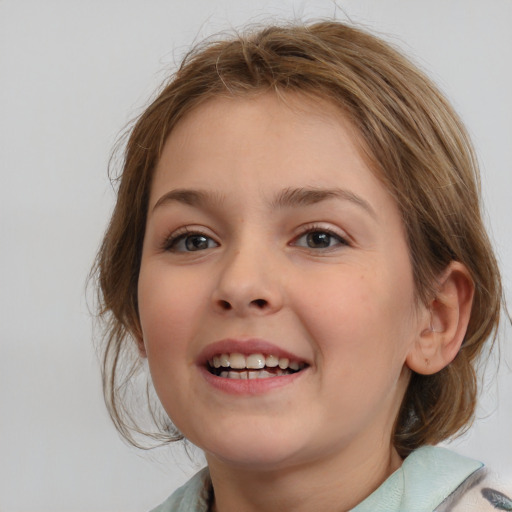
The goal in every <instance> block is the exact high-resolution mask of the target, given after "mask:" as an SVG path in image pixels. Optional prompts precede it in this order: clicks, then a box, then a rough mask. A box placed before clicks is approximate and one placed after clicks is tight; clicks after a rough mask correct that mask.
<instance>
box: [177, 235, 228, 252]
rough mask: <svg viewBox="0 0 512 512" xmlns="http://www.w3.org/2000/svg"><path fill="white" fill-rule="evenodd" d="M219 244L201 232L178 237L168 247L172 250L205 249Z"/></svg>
mask: <svg viewBox="0 0 512 512" xmlns="http://www.w3.org/2000/svg"><path fill="white" fill-rule="evenodd" d="M217 246H218V244H217V242H215V240H213V239H212V238H210V237H209V236H206V235H203V234H201V233H188V234H183V235H180V236H178V237H176V238H175V239H174V240H171V241H170V243H169V244H168V247H167V249H168V250H169V251H172V252H192V251H204V250H205V249H211V248H213V247H217Z"/></svg>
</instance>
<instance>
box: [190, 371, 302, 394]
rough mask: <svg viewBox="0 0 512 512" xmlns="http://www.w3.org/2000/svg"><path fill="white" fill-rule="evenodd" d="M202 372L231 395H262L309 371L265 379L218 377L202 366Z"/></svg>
mask: <svg viewBox="0 0 512 512" xmlns="http://www.w3.org/2000/svg"><path fill="white" fill-rule="evenodd" d="M200 370H201V373H202V375H203V377H204V378H205V380H206V382H208V384H209V385H210V386H212V387H214V388H215V389H218V390H219V391H223V392H224V393H229V394H231V395H246V396H247V395H262V394H264V393H268V392H270V391H272V390H274V389H279V388H282V387H284V386H287V385H289V384H292V383H294V382H296V381H297V379H300V378H301V377H302V375H303V374H304V373H305V372H306V371H307V369H306V368H304V369H303V370H301V371H299V372H296V373H291V374H289V375H279V376H277V377H267V378H264V379H229V378H227V377H218V376H217V375H213V374H212V373H210V372H209V371H208V370H207V369H206V368H205V367H200Z"/></svg>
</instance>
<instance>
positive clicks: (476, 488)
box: [353, 446, 512, 512]
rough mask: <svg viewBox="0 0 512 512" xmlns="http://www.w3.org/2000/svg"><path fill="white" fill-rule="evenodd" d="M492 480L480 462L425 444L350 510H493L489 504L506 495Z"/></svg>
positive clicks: (377, 511)
mask: <svg viewBox="0 0 512 512" xmlns="http://www.w3.org/2000/svg"><path fill="white" fill-rule="evenodd" d="M494 481H495V479H494V478H493V477H492V474H491V473H489V472H488V471H487V470H486V468H485V467H484V465H483V464H482V463H481V462H479V461H477V460H474V459H470V458H467V457H464V456H462V455H459V454H457V453H455V452H452V451H450V450H447V449H445V448H440V447H435V446H424V447H422V448H420V449H418V450H416V451H414V452H412V453H411V454H410V455H409V457H407V458H406V459H405V460H404V462H403V464H402V466H401V467H400V468H399V469H398V470H397V471H395V472H394V473H393V474H392V475H391V476H390V477H389V478H388V479H387V480H386V481H385V482H384V483H383V484H382V485H381V486H380V487H379V488H378V489H377V490H376V491H375V492H374V493H372V494H371V495H370V496H369V497H368V498H367V499H366V500H364V501H363V502H362V503H360V504H359V505H358V506H357V507H355V508H354V509H353V512H384V511H385V512H391V511H393V512H432V511H436V512H448V511H453V512H455V511H457V512H459V511H464V512H470V511H472V510H475V511H478V512H484V511H485V510H486V508H484V507H485V506H490V507H491V508H490V509H489V510H496V508H494V509H493V508H492V507H493V506H495V505H494V503H495V502H496V500H505V499H506V498H507V496H508V495H507V493H506V491H505V490H503V489H504V488H503V486H496V485H495V484H494V483H492V482H494ZM482 491H483V494H482ZM489 500H490V501H489ZM493 500H494V501H493ZM472 502H474V505H471V503H472ZM503 502H504V503H505V501H503ZM491 503H492V504H491ZM471 507H473V508H471ZM498 510H500V509H498ZM501 510H512V508H508V509H507V508H502V509H501Z"/></svg>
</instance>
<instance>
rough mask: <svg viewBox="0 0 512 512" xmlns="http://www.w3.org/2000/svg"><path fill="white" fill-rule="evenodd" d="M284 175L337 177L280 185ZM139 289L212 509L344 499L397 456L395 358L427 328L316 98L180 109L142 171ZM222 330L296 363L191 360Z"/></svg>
mask: <svg viewBox="0 0 512 512" xmlns="http://www.w3.org/2000/svg"><path fill="white" fill-rule="evenodd" d="M290 189H299V190H301V191H304V190H306V191H319V190H322V191H325V190H329V191H332V190H336V191H337V193H336V194H330V195H329V194H327V195H325V194H324V196H325V197H322V194H317V197H316V199H314V200H313V199H312V197H313V196H312V194H311V193H306V194H302V196H303V197H305V198H306V199H304V201H302V202H301V201H294V200H292V199H290V197H288V200H283V193H284V192H286V191H289V190H290ZM340 189H342V190H343V191H344V192H342V193H341V194H340V193H339V190H340ZM177 190H180V191H181V190H187V191H190V190H192V191H196V192H197V191H199V192H201V193H204V194H206V196H207V197H209V198H210V199H209V200H205V198H204V197H198V195H197V194H196V195H195V196H194V195H193V194H190V193H187V194H188V195H187V194H183V193H181V195H180V194H176V193H175V192H176V191H177ZM173 191H174V195H173ZM169 193H171V195H169ZM166 195H167V199H163V198H164V197H166ZM285 195H286V194H285ZM296 196H297V194H296ZM279 197H281V201H280V202H279V201H278V200H277V199H278V198H279ZM276 203H279V204H276ZM305 203H307V204H305ZM187 233H188V234H187ZM308 233H316V235H314V236H316V237H317V238H316V240H318V237H320V238H321V240H322V241H323V242H325V243H326V245H327V247H322V246H320V247H319V246H318V245H314V244H313V246H311V240H312V238H311V235H310V236H308ZM201 237H202V238H201ZM313 240H315V239H313ZM196 242H201V244H202V245H201V244H200V247H201V249H200V250H195V251H190V250H187V247H188V248H190V247H193V243H196ZM187 244H189V245H188V246H187ZM320 245H321V244H320ZM459 270H460V269H459ZM459 277H460V272H459ZM450 296H453V293H452V294H451V295H450ZM138 298H139V312H140V321H141V328H142V333H143V339H142V340H141V350H142V352H143V355H144V356H147V358H148V361H149V366H150V371H151V375H152V378H153V381H154V385H155V389H156V391H157V393H158V396H159V398H160V400H161V402H162V404H163V406H164V408H165V410H166V411H167V413H168V414H169V416H170V418H171V419H172V421H173V422H174V424H175V425H176V426H177V427H178V429H179V430H180V431H181V432H182V433H183V434H184V435H185V437H187V438H188V439H189V440H190V441H191V442H193V443H194V444H196V445H197V446H199V447H200V448H202V449H203V450H204V452H205V454H206V458H207V461H208V464H209V467H210V472H211V476H212V481H213V485H214V490H215V505H214V506H215V507H216V510H218V511H219V512H229V511H238V512H240V511H247V512H250V511H253V510H254V511H256V510H266V511H273V510H276V511H277V510H279V511H286V510H294V511H302V510H325V511H341V510H348V509H350V508H351V507H353V506H355V505H356V504H357V503H359V502H360V501H362V500H363V499H364V498H365V497H366V496H368V495H369V494H370V493H371V492H372V491H373V490H375V489H376V488H377V487H378V486H379V485H380V484H381V483H382V482H383V481H384V480H385V479H386V478H387V477H388V476H389V475H390V474H391V473H392V472H393V471H394V470H396V469H397V468H398V467H399V466H400V464H401V462H402V461H401V459H400V457H399V456H398V454H397V452H396V451H395V449H394V448H393V446H392V443H391V436H392V430H393V424H394V421H395V418H396V416H397V413H398V410H399V406H400V403H401V400H402V398H403V395H404V392H405V390H406V387H407V383H408V381H409V377H410V369H409V366H410V364H409V366H408V364H407V362H408V361H413V362H416V361H417V368H419V366H421V364H423V360H424V358H423V355H422V353H421V351H422V347H423V346H424V343H423V341H422V340H423V339H428V340H429V342H430V344H428V346H429V347H433V346H434V347H437V346H438V341H439V339H440V338H439V336H440V335H438V334H435V335H432V336H437V338H435V340H434V341H432V336H430V335H429V336H430V337H429V336H427V334H426V333H428V332H430V330H429V329H428V327H429V325H430V323H431V321H432V319H431V311H429V310H428V308H427V307H426V306H421V305H420V306H418V305H417V303H416V301H415V290H414V284H413V277H412V268H411V262H410V258H409V250H408V246H407V242H406V239H405V235H404V227H403V225H402V221H401V217H400V214H399V211H398V208H397V206H396V204H395V203H394V201H393V199H392V198H391V196H390V195H389V194H388V192H387V191H386V189H385V188H384V187H383V185H382V184H381V182H380V181H379V180H378V179H377V178H376V176H375V175H374V173H373V172H372V171H371V170H370V169H369V168H368V166H367V165H366V163H365V161H364V159H363V158H362V157H361V155H360V152H359V150H358V143H357V134H356V133H355V132H354V130H353V128H352V127H351V125H350V124H349V123H348V122H347V121H346V120H345V119H344V118H343V116H342V115H341V114H340V113H338V112H336V111H335V109H334V108H333V107H332V106H330V105H329V104H328V103H326V102H325V103H324V102H322V101H318V100H317V101H315V102H313V101H312V100H311V99H306V98H304V97H299V96H290V95H288V96H287V101H286V103H285V102H283V101H282V100H280V99H279V98H277V97H276V96H274V95H272V94H266V95H260V96H258V97H252V98H235V99H233V98H231V99H229V98H216V99H213V100H210V101H208V102H207V103H205V104H203V105H201V106H200V107H198V108H197V109H196V110H194V111H192V112H191V113H190V114H188V116H186V117H185V118H184V119H182V120H181V121H180V122H179V123H178V125H177V126H176V127H175V129H174V130H173V132H172V133H171V135H170V136H169V138H168V140H167V141H166V144H165V147H164V150H163V154H162V156H161V159H160V161H159V163H158V166H157V168H156V171H155V175H154V180H153V183H152V188H151V193H150V200H149V210H148V220H147V226H146V234H145V239H144V245H143V253H142V262H141V269H140V276H139V297H138ZM438 310H439V311H442V308H441V307H440V306H439V307H438ZM459 316H460V315H459ZM443 318H444V317H443V316H442V315H440V316H439V320H436V321H438V322H439V323H440V324H441V323H442V321H443ZM442 327H443V325H441V326H440V328H439V331H441V330H442ZM225 339H236V340H238V342H239V343H244V342H247V343H252V341H251V340H254V339H263V340H266V341H268V342H270V343H271V344H273V345H275V346H276V347H279V348H280V349H282V350H286V351H288V352H291V353H292V354H294V355H295V356H296V357H297V358H298V359H300V360H301V361H303V362H306V364H307V367H306V370H305V371H302V372H300V373H299V374H297V375H295V376H294V378H293V379H292V378H290V379H288V380H289V381H287V380H286V378H285V381H284V384H282V385H279V386H276V387H273V388H272V387H269V388H268V389H263V390H261V389H260V390H256V391H254V392H252V393H251V392H247V393H238V394H237V393H231V392H226V391H224V390H222V389H219V388H218V387H215V386H212V385H211V383H210V382H208V379H206V378H205V374H204V373H205V372H204V366H203V365H202V363H200V360H201V355H202V354H203V353H204V351H205V350H207V349H208V347H209V346H211V344H213V343H215V342H217V341H219V340H225ZM436 350H437V349H436ZM453 350H455V353H456V348H455V349H453ZM453 350H452V351H453ZM436 353H437V352H436ZM447 357H451V352H450V354H448V356H447ZM431 360H432V361H434V352H432V355H431ZM441 360H442V364H443V365H444V364H446V361H445V358H441ZM415 364H416V363H415ZM429 364H430V366H429V369H427V370H428V371H434V370H435V368H434V366H433V363H430V361H429ZM415 368H416V367H415Z"/></svg>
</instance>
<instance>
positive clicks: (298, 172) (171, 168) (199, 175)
mask: <svg viewBox="0 0 512 512" xmlns="http://www.w3.org/2000/svg"><path fill="white" fill-rule="evenodd" d="M361 147H362V142H361V137H360V134H359V132H358V131H357V129H356V128H354V126H353V125H352V123H351V122H349V121H348V119H347V116H346V115H344V113H343V112H342V111H341V109H340V108H339V107H338V106H337V105H335V104H334V103H332V102H330V101H328V100H326V99H323V98H319V97H312V96H308V95H305V94H302V93H282V94H279V95H277V94H275V93H265V94H259V95H251V96H248V97H215V98H212V99H209V100H207V101H206V102H204V103H203V104H201V105H200V106H198V107H196V108H194V109H193V110H192V111H191V112H189V113H188V114H187V115H186V116H185V117H184V118H183V119H181V120H180V121H179V122H178V123H177V124H176V126H175V127H174V129H173V130H172V132H171V134H170V135H169V137H168V139H167V141H166V143H165V145H164V147H163V151H162V154H161V156H160V159H159V162H158V165H157V167H156V170H155V176H154V177H153V188H159V187H160V186H162V185H163V183H162V182H166V183H167V186H176V187H178V186H181V185H180V182H184V181H186V182H187V184H193V185H196V186H200V185H202V184H204V182H205V179H208V180H213V179H214V180H215V181H216V182H217V184H218V185H220V184H222V183H223V182H224V181H227V182H228V183H225V184H230V185H233V186H234V185H235V184H238V186H240V187H245V186H247V185H248V184H249V183H250V182H251V181H254V180H256V179H257V178H259V179H260V181H261V182H262V183H261V184H260V185H261V186H264V184H265V183H266V184H268V185H269V186H270V185H272V184H275V185H277V184H278V183H277V182H279V181H280V180H281V181H283V180H289V181H291V182H295V185H299V186H300V185H302V183H300V182H301V181H305V182H307V184H308V185H310V186H318V187H322V186H323V185H324V184H323V183H322V181H325V180H326V179H327V178H329V179H330V180H332V179H335V178H336V177H337V176H338V175H339V173H340V171H342V170H343V168H347V167H350V168H351V169H352V170H353V175H354V176H355V175H359V176H363V175H368V173H369V171H370V167H369V165H368V164H367V159H366V158H365V156H364V155H365V152H364V151H362V150H361ZM370 174H373V171H370ZM347 177H348V176H345V179H346V178H347ZM366 178H367V179H370V178H369V176H366Z"/></svg>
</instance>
